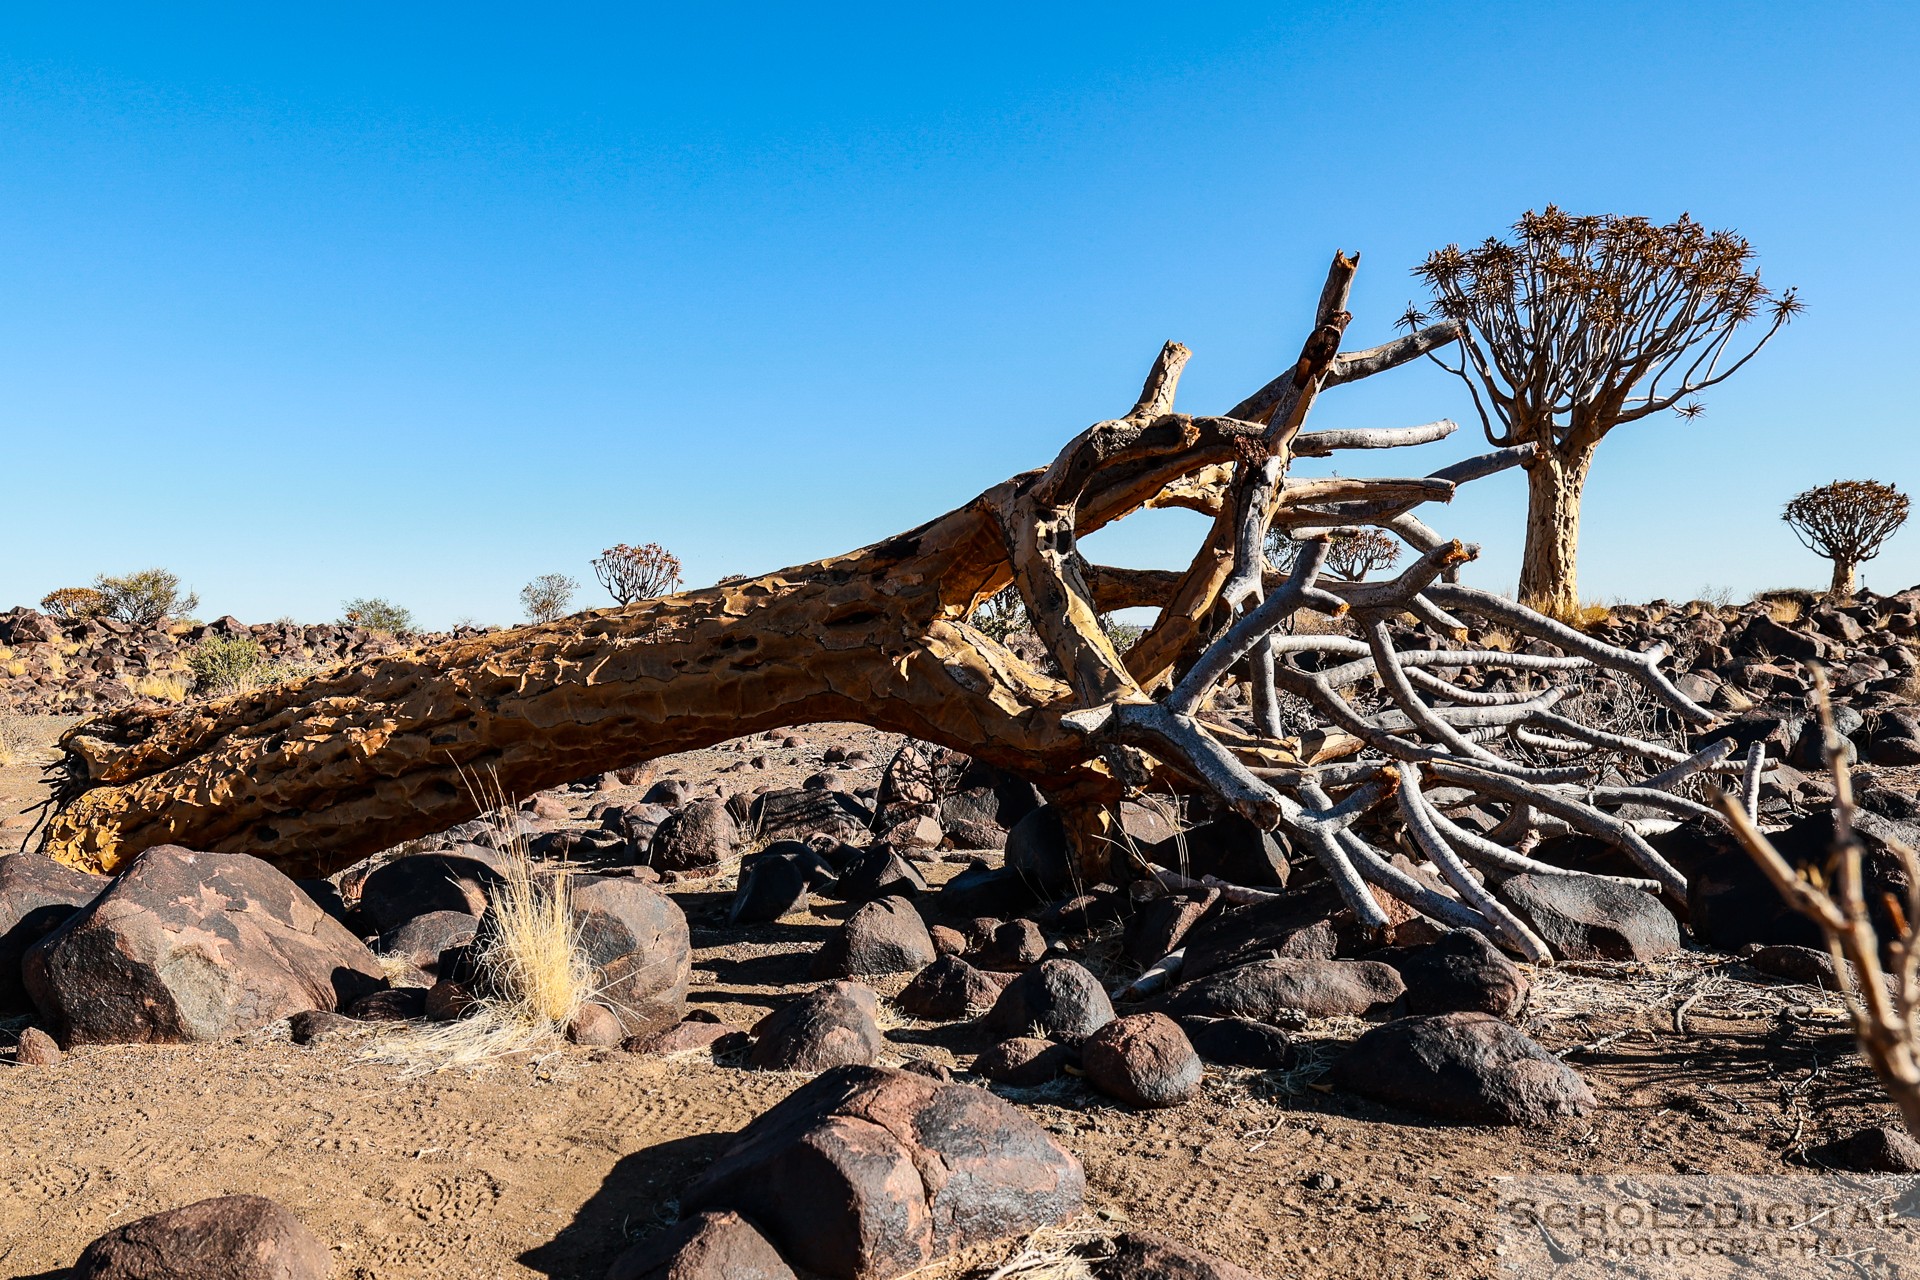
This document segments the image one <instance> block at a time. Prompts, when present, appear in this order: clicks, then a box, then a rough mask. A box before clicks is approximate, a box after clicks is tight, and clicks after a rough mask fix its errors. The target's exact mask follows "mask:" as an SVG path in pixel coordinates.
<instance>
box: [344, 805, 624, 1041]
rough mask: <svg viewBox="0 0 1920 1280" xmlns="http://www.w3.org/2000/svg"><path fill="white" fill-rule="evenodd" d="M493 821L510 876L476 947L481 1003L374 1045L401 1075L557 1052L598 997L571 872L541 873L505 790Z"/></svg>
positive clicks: (491, 813)
mask: <svg viewBox="0 0 1920 1280" xmlns="http://www.w3.org/2000/svg"><path fill="white" fill-rule="evenodd" d="M479 798H480V799H482V801H483V802H484V803H485V804H486V805H487V820H488V821H489V822H490V823H491V824H492V826H493V829H494V831H495V833H496V836H497V841H496V843H497V845H498V847H499V850H500V858H501V862H502V863H503V864H504V872H503V875H502V877H501V882H500V883H499V884H498V885H497V886H495V888H494V891H493V894H492V897H491V899H490V900H489V901H488V904H487V923H486V924H485V925H484V926H483V928H482V929H481V933H480V937H479V938H478V939H476V940H475V943H474V946H475V951H474V957H473V960H474V968H475V971H476V973H477V975H478V981H477V982H476V986H477V988H478V989H479V991H480V992H481V993H482V994H481V995H480V998H479V1003H478V1004H477V1006H476V1007H475V1008H474V1010H473V1011H472V1012H470V1013H469V1014H468V1015H467V1016H465V1017H463V1018H461V1019H459V1020H458V1021H455V1022H450V1023H445V1024H442V1025H441V1026H438V1027H434V1028H431V1029H428V1030H424V1031H421V1030H415V1029H412V1028H409V1029H408V1030H406V1031H405V1032H402V1033H399V1034H397V1035H394V1036H391V1037H387V1038H385V1039H383V1040H381V1041H380V1042H378V1043H376V1044H374V1045H373V1046H371V1047H370V1048H369V1049H368V1050H367V1051H366V1053H365V1054H363V1056H364V1057H366V1058H368V1059H371V1060H374V1061H380V1062H393V1063H398V1064H400V1065H401V1066H402V1067H404V1068H405V1070H404V1071H403V1073H402V1074H403V1075H421V1074H426V1073H428V1072H432V1071H443V1070H446V1069H448V1068H450V1067H462V1068H473V1067H479V1066H484V1065H486V1064H487V1063H489V1062H492V1061H494V1060H497V1059H499V1058H503V1057H507V1056H510V1055H516V1054H522V1053H528V1052H532V1051H534V1050H538V1049H541V1048H550V1047H554V1046H556V1045H557V1043H558V1042H559V1041H560V1040H561V1039H562V1037H564V1036H565V1034H566V1030H567V1027H568V1025H569V1024H570V1023H572V1021H573V1019H574V1017H575V1015H577V1014H578V1013H579V1012H580V1009H581V1006H583V1005H585V1004H586V1003H587V1002H588V1001H590V1000H591V999H592V998H593V997H594V994H595V992H594V988H593V966H592V964H591V962H589V961H588V959H587V957H586V955H585V953H584V952H582V950H581V948H580V938H579V930H578V928H577V926H576V925H575V923H574V918H573V910H572V905H571V902H570V893H569V884H568V881H569V879H570V876H571V869H570V868H568V867H566V866H561V867H559V868H557V869H555V870H554V871H552V872H551V873H542V874H537V875H536V874H535V872H534V866H533V854H532V852H531V850H529V849H528V847H527V838H526V835H525V833H524V832H523V831H522V830H521V829H520V824H519V822H518V821H517V820H516V813H515V806H514V805H513V804H511V803H510V802H509V801H508V800H507V798H506V797H505V796H504V795H503V794H501V792H500V790H499V787H498V784H497V783H495V784H494V785H493V786H492V788H491V794H487V789H486V788H484V787H483V788H481V789H480V796H479Z"/></svg>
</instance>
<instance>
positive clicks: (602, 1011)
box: [567, 1001, 625, 1048]
mask: <svg viewBox="0 0 1920 1280" xmlns="http://www.w3.org/2000/svg"><path fill="white" fill-rule="evenodd" d="M567 1039H569V1040H571V1041H572V1042H573V1043H575V1044H580V1045H590V1046H596V1047H601V1048H608V1047H611V1046H613V1045H616V1044H619V1043H620V1042H621V1041H622V1040H623V1039H625V1033H624V1032H623V1031H622V1029H621V1026H620V1018H619V1016H618V1015H616V1014H615V1013H614V1011H613V1010H611V1009H609V1008H607V1006H605V1005H603V1004H596V1003H593V1002H592V1001H589V1002H588V1003H586V1004H583V1005H581V1006H580V1012H578V1013H576V1014H574V1015H573V1021H571V1022H569V1023H568V1024H567Z"/></svg>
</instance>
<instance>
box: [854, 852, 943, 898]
mask: <svg viewBox="0 0 1920 1280" xmlns="http://www.w3.org/2000/svg"><path fill="white" fill-rule="evenodd" d="M834 892H835V893H836V894H837V895H838V897H839V898H840V900H841V901H843V902H872V901H873V900H874V899H876V898H885V897H908V896H911V895H914V894H920V893H925V892H927V878H926V877H925V876H923V875H921V874H920V869H919V868H918V867H916V866H914V865H913V864H912V863H911V862H909V861H907V860H906V859H905V858H903V857H901V856H900V854H899V853H898V852H897V851H895V850H893V849H890V848H888V847H887V846H885V845H876V846H874V847H873V848H871V849H868V850H866V851H865V852H863V853H862V854H860V856H859V857H858V858H857V859H855V860H854V861H852V862H850V863H849V864H848V865H847V866H846V867H845V868H843V869H842V871H841V873H840V882H839V885H838V887H837V888H836V889H835V890H834Z"/></svg>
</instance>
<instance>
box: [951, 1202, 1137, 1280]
mask: <svg viewBox="0 0 1920 1280" xmlns="http://www.w3.org/2000/svg"><path fill="white" fill-rule="evenodd" d="M1112 1237H1113V1228H1112V1227H1110V1226H1108V1225H1106V1224H1105V1223H1102V1222H1100V1221H1098V1220H1097V1219H1089V1218H1087V1217H1085V1216H1083V1217H1081V1218H1078V1219H1075V1220H1074V1221H1072V1222H1068V1223H1063V1224H1061V1225H1060V1226H1057V1227H1042V1228H1040V1229H1039V1230H1038V1231H1035V1232H1034V1233H1033V1234H1032V1235H1029V1236H1027V1237H1026V1238H1025V1239H1023V1240H1021V1241H1020V1243H1019V1245H1018V1247H1017V1248H1016V1249H1015V1251H1014V1253H1013V1255H1012V1256H1011V1257H1009V1258H1007V1259H1006V1260H1005V1261H1003V1262H1002V1263H1001V1264H1000V1265H999V1266H997V1267H995V1268H994V1269H993V1270H992V1271H989V1272H987V1273H986V1275H985V1276H984V1277H983V1280H1011V1278H1012V1277H1014V1276H1018V1277H1020V1280H1088V1278H1089V1277H1091V1276H1092V1275H1093V1267H1092V1264H1093V1263H1095V1262H1102V1261H1105V1260H1106V1259H1108V1258H1110V1257H1112V1256H1113V1246H1112V1243H1111V1242H1112Z"/></svg>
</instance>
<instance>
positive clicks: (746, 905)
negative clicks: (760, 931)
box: [727, 845, 813, 926]
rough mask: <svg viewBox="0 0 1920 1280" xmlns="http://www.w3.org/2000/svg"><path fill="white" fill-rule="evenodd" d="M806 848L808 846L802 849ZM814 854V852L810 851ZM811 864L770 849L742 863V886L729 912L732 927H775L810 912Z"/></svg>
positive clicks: (735, 891) (734, 897) (803, 846)
mask: <svg viewBox="0 0 1920 1280" xmlns="http://www.w3.org/2000/svg"><path fill="white" fill-rule="evenodd" d="M799 847H800V848H802V849H806V846H805V845H801V846H799ZM806 851H807V853H808V854H812V853H813V851H812V850H811V849H807V850H806ZM808 888H809V885H808V876H807V864H805V863H803V862H802V861H801V860H800V859H799V858H797V857H795V856H794V855H793V854H791V853H788V852H775V851H774V850H771V849H768V850H766V851H764V852H761V853H758V854H756V855H754V856H753V857H751V858H748V859H746V860H745V861H743V862H742V863H741V864H740V886H739V888H737V889H735V890H734V894H733V906H732V907H731V908H730V909H729V910H728V912H727V923H728V924H730V925H736V926H738V925H752V924H771V923H772V922H774V921H775V920H778V919H780V917H782V916H788V915H792V914H793V913H795V912H797V911H805V910H806V909H807V900H808Z"/></svg>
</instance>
